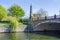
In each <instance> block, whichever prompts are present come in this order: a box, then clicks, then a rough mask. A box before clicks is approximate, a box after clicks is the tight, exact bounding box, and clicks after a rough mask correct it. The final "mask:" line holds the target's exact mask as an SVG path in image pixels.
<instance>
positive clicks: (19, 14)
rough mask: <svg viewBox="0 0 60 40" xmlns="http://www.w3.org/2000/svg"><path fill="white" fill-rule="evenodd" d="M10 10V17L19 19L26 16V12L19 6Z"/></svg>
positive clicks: (14, 6)
mask: <svg viewBox="0 0 60 40" xmlns="http://www.w3.org/2000/svg"><path fill="white" fill-rule="evenodd" d="M8 10H9V15H11V16H13V17H16V18H18V19H19V18H21V17H23V16H24V15H25V12H24V10H23V9H22V8H21V7H20V6H18V5H12V6H11V7H10V8H9V9H8Z"/></svg>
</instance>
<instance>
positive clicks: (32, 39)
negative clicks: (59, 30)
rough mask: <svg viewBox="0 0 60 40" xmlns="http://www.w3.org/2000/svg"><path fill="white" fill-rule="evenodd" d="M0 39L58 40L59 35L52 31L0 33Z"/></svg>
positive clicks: (59, 39)
mask: <svg viewBox="0 0 60 40" xmlns="http://www.w3.org/2000/svg"><path fill="white" fill-rule="evenodd" d="M0 40H60V35H59V34H54V33H48V34H46V33H44V34H42V33H39V34H38V33H24V32H21V33H0Z"/></svg>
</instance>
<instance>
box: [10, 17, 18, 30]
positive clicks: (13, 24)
mask: <svg viewBox="0 0 60 40" xmlns="http://www.w3.org/2000/svg"><path fill="white" fill-rule="evenodd" d="M18 25H19V22H18V20H17V19H16V18H15V17H12V18H11V19H10V26H11V29H12V31H14V30H16V28H17V27H18Z"/></svg>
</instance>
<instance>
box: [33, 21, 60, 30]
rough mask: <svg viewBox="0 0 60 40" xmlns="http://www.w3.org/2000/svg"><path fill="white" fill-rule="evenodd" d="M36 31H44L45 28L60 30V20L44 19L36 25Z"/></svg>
mask: <svg viewBox="0 0 60 40" xmlns="http://www.w3.org/2000/svg"><path fill="white" fill-rule="evenodd" d="M33 28H34V30H35V31H41V30H42V31H43V30H60V22H59V21H43V22H40V23H38V24H37V25H35V26H34V27H33Z"/></svg>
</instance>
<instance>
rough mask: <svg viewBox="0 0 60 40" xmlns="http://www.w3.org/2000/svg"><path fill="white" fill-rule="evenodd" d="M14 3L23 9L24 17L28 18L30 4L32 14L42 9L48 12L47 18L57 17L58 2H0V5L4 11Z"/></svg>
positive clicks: (9, 0)
mask: <svg viewBox="0 0 60 40" xmlns="http://www.w3.org/2000/svg"><path fill="white" fill-rule="evenodd" d="M14 3H16V4H18V5H19V6H21V7H22V8H23V10H24V11H25V17H28V16H29V11H30V4H32V9H33V13H36V12H37V11H38V10H39V9H40V8H42V9H44V10H46V11H47V12H48V16H53V15H54V14H56V15H59V10H60V0H0V5H2V6H4V7H5V8H6V9H8V8H9V7H11V5H13V4H14Z"/></svg>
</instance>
